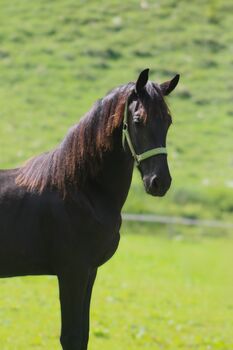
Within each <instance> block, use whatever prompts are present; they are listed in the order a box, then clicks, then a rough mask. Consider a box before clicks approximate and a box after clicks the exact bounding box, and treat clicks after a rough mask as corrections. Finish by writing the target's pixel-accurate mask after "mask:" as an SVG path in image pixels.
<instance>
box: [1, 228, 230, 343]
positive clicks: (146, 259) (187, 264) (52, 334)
mask: <svg viewBox="0 0 233 350" xmlns="http://www.w3.org/2000/svg"><path fill="white" fill-rule="evenodd" d="M123 231H124V232H125V233H124V234H123V236H122V239H121V243H120V249H119V250H118V252H117V253H116V255H115V257H113V259H112V260H111V261H110V262H109V263H107V264H106V265H104V266H103V267H102V268H101V269H100V270H99V274H98V277H97V283H96V285H95V288H94V295H93V300H92V312H91V334H90V350H97V349H98V350H99V349H101V350H108V349H112V350H119V349H129V350H135V349H138V350H139V349H153V350H160V349H168V350H180V349H195V350H210V349H213V350H220V349H221V350H230V349H232V348H233V341H232V327H233V317H232V308H233V304H232V292H233V288H232V287H233V286H232V277H233V276H232V274H233V273H232V269H230V268H229V266H232V248H233V241H232V240H231V239H229V237H228V238H227V237H218V238H212V237H209V236H205V235H204V234H203V232H197V230H196V229H194V230H193V232H191V233H190V234H189V235H187V234H185V233H182V229H181V230H177V232H174V231H173V230H172V228H169V227H168V228H167V229H165V228H163V227H159V226H154V225H132V224H131V225H124V228H123ZM191 231H192V230H191ZM209 234H210V232H209ZM0 293H1V301H0V348H1V349H2V350H16V349H17V350H21V349H37V350H39V349H40V350H42V349H47V350H55V349H59V343H58V336H59V331H60V329H59V327H60V325H59V317H60V311H59V304H58V291H57V282H56V279H55V278H51V277H26V278H16V279H6V280H1V292H0Z"/></svg>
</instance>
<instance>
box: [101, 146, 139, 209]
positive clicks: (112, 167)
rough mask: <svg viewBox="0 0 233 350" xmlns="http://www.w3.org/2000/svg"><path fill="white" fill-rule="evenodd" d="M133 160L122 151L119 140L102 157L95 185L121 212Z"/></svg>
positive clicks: (130, 179)
mask: <svg viewBox="0 0 233 350" xmlns="http://www.w3.org/2000/svg"><path fill="white" fill-rule="evenodd" d="M133 165H134V162H133V159H132V157H131V156H129V155H128V154H126V153H125V152H124V151H122V146H121V141H119V139H118V140H117V141H116V142H115V143H114V147H113V149H112V150H111V151H110V152H108V153H107V154H105V155H104V157H103V163H102V167H101V171H100V172H99V174H98V175H97V177H96V179H95V183H96V184H97V186H98V187H99V188H100V190H101V191H102V193H103V195H106V197H107V198H108V199H109V201H110V202H111V205H113V206H114V208H115V209H117V210H118V211H121V209H122V207H123V205H124V203H125V201H126V198H127V195H128V192H129V188H130V185H131V181H132V174H133Z"/></svg>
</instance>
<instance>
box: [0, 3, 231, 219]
mask: <svg viewBox="0 0 233 350" xmlns="http://www.w3.org/2000/svg"><path fill="white" fill-rule="evenodd" d="M232 11H233V4H232V1H230V0H221V1H220V0H219V1H218V0H210V1H207V0H206V1H201V0H195V1H193V2H190V1H185V0H183V1H174V0H165V1H149V0H148V1H146V0H145V1H144V0H143V1H138V0H137V1H136V0H129V1H127V2H122V1H119V0H111V1H84V0H83V1H75V0H66V1H64V0H56V1H47V0H39V1H36V2H35V1H29V0H21V1H16V0H11V1H8V0H0V28H1V30H0V165H1V167H2V168H6V167H13V166H17V165H18V164H21V163H22V162H23V161H24V160H25V159H27V158H28V157H30V156H32V155H34V154H38V153H40V152H42V151H45V150H48V149H51V148H53V147H54V146H55V145H56V144H57V143H58V142H59V141H60V140H61V139H62V138H63V136H64V135H65V133H66V131H67V129H68V127H69V126H70V125H72V124H74V123H76V122H77V121H78V119H79V118H80V116H82V115H83V114H84V113H85V112H86V111H87V110H89V109H90V107H91V105H92V104H93V102H94V101H95V100H96V99H97V98H99V97H102V96H104V95H105V94H106V91H108V90H109V89H110V88H112V87H114V86H117V85H119V84H122V83H125V82H128V81H132V80H134V79H135V78H136V77H137V74H138V72H139V71H140V70H141V69H143V68H145V67H150V68H151V79H152V80H155V81H158V82H162V81H163V80H167V79H168V78H170V77H172V76H173V74H174V73H176V72H179V73H180V74H181V83H180V86H179V87H178V89H177V90H176V91H175V92H174V94H173V96H171V97H169V104H170V107H171V110H172V112H173V118H174V125H173V127H172V128H171V130H170V135H169V137H168V148H169V160H170V167H171V172H172V175H173V187H172V190H171V191H170V193H169V194H168V196H167V197H166V198H164V199H156V200H155V199H154V198H150V197H148V196H146V194H144V189H143V187H142V184H141V181H140V179H139V176H138V174H137V173H136V172H135V177H134V182H133V186H132V191H131V194H130V196H129V199H128V201H127V203H126V206H125V210H127V211H137V212H141V211H144V212H145V211H146V212H155V213H163V214H181V215H186V216H190V217H216V218H223V219H228V220H229V219H230V217H231V215H232V211H233V204H232V195H233V152H232V130H233V106H232V90H233V83H232V81H233V79H232V78H233V76H232V68H233V59H232V51H233V50H232V48H233V47H232V42H233V32H232ZM142 198H143V200H142Z"/></svg>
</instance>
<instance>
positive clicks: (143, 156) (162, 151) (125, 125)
mask: <svg viewBox="0 0 233 350" xmlns="http://www.w3.org/2000/svg"><path fill="white" fill-rule="evenodd" d="M125 141H127V143H128V146H129V149H130V152H131V154H132V156H133V158H134V160H135V163H136V165H137V166H138V165H139V164H140V163H141V162H142V161H143V160H145V159H147V158H150V157H153V156H156V155H158V154H167V149H166V147H156V148H152V149H150V150H148V151H146V152H143V153H141V154H137V153H136V152H135V149H134V146H133V143H132V141H131V137H130V134H129V130H128V100H127V101H126V104H125V111H124V120H123V129H122V146H123V148H124V149H125Z"/></svg>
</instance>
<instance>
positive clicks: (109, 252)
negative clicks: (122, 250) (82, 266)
mask: <svg viewBox="0 0 233 350" xmlns="http://www.w3.org/2000/svg"><path fill="white" fill-rule="evenodd" d="M119 241H120V234H119V233H118V232H117V233H115V234H113V235H111V236H110V237H108V238H106V239H105V241H104V240H103V241H102V242H99V244H97V245H95V246H94V254H93V257H94V261H93V263H94V265H95V266H100V265H103V264H104V263H105V262H106V261H108V260H109V259H110V258H111V257H112V256H113V255H114V253H115V252H116V250H117V248H118V245H119ZM95 248H96V249H95Z"/></svg>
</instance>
